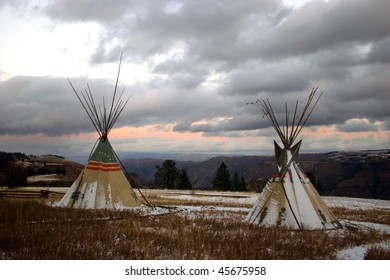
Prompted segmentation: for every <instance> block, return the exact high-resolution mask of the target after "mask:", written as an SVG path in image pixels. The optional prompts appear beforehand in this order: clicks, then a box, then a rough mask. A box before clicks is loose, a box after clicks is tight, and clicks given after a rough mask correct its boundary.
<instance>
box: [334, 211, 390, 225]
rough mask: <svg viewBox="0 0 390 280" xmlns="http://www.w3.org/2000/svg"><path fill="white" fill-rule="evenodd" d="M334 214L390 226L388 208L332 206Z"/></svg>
mask: <svg viewBox="0 0 390 280" xmlns="http://www.w3.org/2000/svg"><path fill="white" fill-rule="evenodd" d="M332 212H333V214H335V216H336V217H346V218H345V219H348V220H353V221H360V222H370V223H378V224H385V225H389V226H390V211H389V210H386V209H366V210H358V209H348V208H340V207H338V208H332Z"/></svg>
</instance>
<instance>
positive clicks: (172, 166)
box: [154, 159, 179, 189]
mask: <svg viewBox="0 0 390 280" xmlns="http://www.w3.org/2000/svg"><path fill="white" fill-rule="evenodd" d="M156 169H157V171H156V172H155V173H154V182H155V183H156V184H157V185H158V186H159V187H161V188H167V189H173V188H174V187H175V179H176V178H177V176H178V175H179V173H178V171H177V168H176V162H175V161H174V160H171V159H167V160H166V161H164V162H163V164H162V166H160V165H156Z"/></svg>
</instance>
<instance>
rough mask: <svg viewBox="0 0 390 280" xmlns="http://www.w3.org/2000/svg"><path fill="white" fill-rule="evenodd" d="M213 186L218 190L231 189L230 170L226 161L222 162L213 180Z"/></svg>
mask: <svg viewBox="0 0 390 280" xmlns="http://www.w3.org/2000/svg"><path fill="white" fill-rule="evenodd" d="M211 184H212V188H213V189H216V190H231V189H232V183H231V182H230V172H229V169H228V168H227V166H226V164H225V163H224V162H221V164H220V165H219V167H218V169H217V173H216V174H215V177H214V179H213V180H212V181H211Z"/></svg>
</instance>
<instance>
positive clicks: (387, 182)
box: [122, 150, 390, 199]
mask: <svg viewBox="0 0 390 280" xmlns="http://www.w3.org/2000/svg"><path fill="white" fill-rule="evenodd" d="M164 160H165V159H125V160H122V162H123V164H124V166H125V168H126V169H127V170H128V172H130V173H135V174H137V175H138V176H140V177H142V178H144V179H145V181H144V182H149V184H150V185H152V184H153V180H154V173H155V170H156V169H155V167H156V165H159V164H162V162H163V161H164ZM221 162H224V163H225V164H226V165H227V167H228V169H229V171H230V173H231V176H232V175H233V173H234V172H237V173H238V175H239V176H243V177H244V178H245V181H246V182H247V185H248V187H249V188H250V189H252V190H261V189H262V187H263V186H264V184H265V183H266V181H267V180H268V179H269V178H270V176H271V175H272V173H274V172H276V161H275V158H274V157H273V156H217V157H212V158H210V159H207V160H204V161H200V162H196V161H178V160H176V166H177V168H178V169H185V170H186V171H187V173H188V176H189V178H190V179H191V181H192V184H193V188H197V189H207V188H210V187H211V180H212V179H213V178H214V176H215V172H216V170H217V168H218V166H219V165H220V164H221ZM299 162H300V164H301V165H302V167H303V170H304V171H305V172H308V173H312V174H314V175H315V177H316V178H317V184H318V185H320V186H321V190H322V191H321V192H322V194H323V195H334V196H351V197H361V198H376V199H390V152H389V150H378V151H360V152H337V151H335V152H329V153H313V154H301V155H300V156H299ZM313 184H316V183H315V182H313Z"/></svg>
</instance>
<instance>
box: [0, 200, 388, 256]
mask: <svg viewBox="0 0 390 280" xmlns="http://www.w3.org/2000/svg"><path fill="white" fill-rule="evenodd" d="M210 211H213V210H210ZM216 212H217V211H214V213H204V212H191V213H185V212H180V211H179V212H172V213H168V212H166V213H165V214H160V215H152V214H147V213H146V212H143V211H141V210H134V211H131V210H126V211H125V210H123V211H109V210H75V209H66V208H56V207H49V206H46V205H43V204H42V203H38V202H34V201H24V200H6V199H2V200H0V259H49V260H50V259H334V258H336V253H337V251H338V250H340V249H343V248H347V247H351V246H358V245H362V244H369V243H378V242H382V241H384V240H389V239H390V236H388V235H384V234H380V233H378V232H377V231H374V230H365V229H360V228H357V229H355V230H340V231H330V232H329V231H327V232H325V231H290V230H286V229H280V228H265V227H261V226H254V225H250V224H248V223H246V222H244V221H243V219H242V217H240V216H234V215H231V217H230V214H229V213H224V215H221V216H218V215H217V213H216ZM347 212H348V211H346V212H345V214H347ZM363 212H364V211H363ZM210 214H211V216H212V215H214V218H210ZM351 215H352V216H353V217H355V216H359V215H365V214H364V213H363V214H357V213H351ZM379 216H382V213H379ZM218 217H219V218H218ZM347 218H348V217H347ZM372 250H373V249H372ZM370 254H373V251H372V252H371V253H370ZM377 254H378V253H377ZM381 254H382V253H381ZM368 257H370V255H368Z"/></svg>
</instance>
